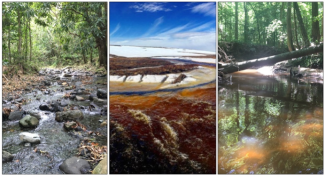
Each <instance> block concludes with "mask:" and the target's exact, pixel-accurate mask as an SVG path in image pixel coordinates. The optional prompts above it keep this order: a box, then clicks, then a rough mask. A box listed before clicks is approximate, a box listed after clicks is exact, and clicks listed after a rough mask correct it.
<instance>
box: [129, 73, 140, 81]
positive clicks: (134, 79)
mask: <svg viewBox="0 0 325 177" xmlns="http://www.w3.org/2000/svg"><path fill="white" fill-rule="evenodd" d="M141 77H142V75H141V74H138V75H135V76H129V77H127V78H126V80H125V82H141Z"/></svg>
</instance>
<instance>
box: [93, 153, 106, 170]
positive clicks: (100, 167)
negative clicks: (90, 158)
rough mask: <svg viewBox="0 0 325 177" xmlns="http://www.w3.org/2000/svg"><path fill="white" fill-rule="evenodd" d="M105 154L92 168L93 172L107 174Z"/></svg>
mask: <svg viewBox="0 0 325 177" xmlns="http://www.w3.org/2000/svg"><path fill="white" fill-rule="evenodd" d="M107 162H108V160H107V155H105V157H104V159H103V160H102V161H100V162H99V163H98V165H97V166H96V167H95V168H94V170H93V172H92V173H93V174H107V173H108V170H107V169H108V164H107Z"/></svg>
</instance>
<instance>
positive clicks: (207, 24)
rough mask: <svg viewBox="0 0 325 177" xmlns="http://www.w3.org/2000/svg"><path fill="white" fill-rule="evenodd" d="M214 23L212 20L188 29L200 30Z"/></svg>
mask: <svg viewBox="0 0 325 177" xmlns="http://www.w3.org/2000/svg"><path fill="white" fill-rule="evenodd" d="M214 23H215V22H214V21H211V22H207V23H204V24H203V25H200V26H197V27H195V28H193V29H191V30H189V31H201V30H204V29H207V28H209V27H210V26H211V25H213V24H214Z"/></svg>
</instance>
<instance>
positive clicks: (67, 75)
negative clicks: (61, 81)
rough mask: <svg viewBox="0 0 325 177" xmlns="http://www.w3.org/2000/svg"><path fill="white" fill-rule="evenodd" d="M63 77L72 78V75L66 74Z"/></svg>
mask: <svg viewBox="0 0 325 177" xmlns="http://www.w3.org/2000/svg"><path fill="white" fill-rule="evenodd" d="M63 77H72V75H71V74H67V73H66V74H64V75H63Z"/></svg>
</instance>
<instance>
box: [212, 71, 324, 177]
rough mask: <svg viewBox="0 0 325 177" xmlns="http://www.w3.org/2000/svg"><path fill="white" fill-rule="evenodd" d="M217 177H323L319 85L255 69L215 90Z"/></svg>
mask: <svg viewBox="0 0 325 177" xmlns="http://www.w3.org/2000/svg"><path fill="white" fill-rule="evenodd" d="M218 173H219V174H323V84H314V83H301V82H299V79H292V78H290V77H289V76H285V75H272V76H263V75H261V74H258V73H257V72H256V70H255V71H254V70H244V71H241V72H237V73H234V74H232V82H230V83H227V84H222V85H220V84H219V88H218Z"/></svg>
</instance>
